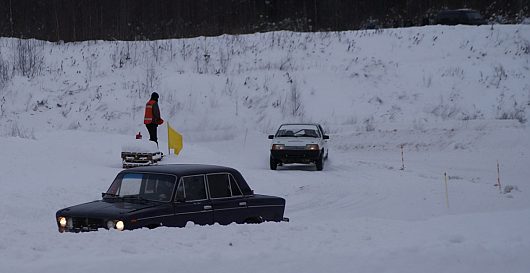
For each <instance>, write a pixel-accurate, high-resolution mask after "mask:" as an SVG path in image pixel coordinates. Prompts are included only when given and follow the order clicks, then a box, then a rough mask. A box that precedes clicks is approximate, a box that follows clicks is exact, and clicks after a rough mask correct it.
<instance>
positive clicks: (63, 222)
mask: <svg viewBox="0 0 530 273" xmlns="http://www.w3.org/2000/svg"><path fill="white" fill-rule="evenodd" d="M57 221H58V222H59V226H61V227H62V228H64V227H66V217H62V216H61V217H59V218H57Z"/></svg>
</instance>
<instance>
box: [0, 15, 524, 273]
mask: <svg viewBox="0 0 530 273" xmlns="http://www.w3.org/2000/svg"><path fill="white" fill-rule="evenodd" d="M0 45H1V46H0V151H1V156H0V185H2V186H3V190H2V191H0V215H1V217H0V226H1V227H2V231H0V272H17V273H21V272H58V271H63V270H73V271H75V272H93V271H100V270H104V271H112V272H121V271H127V272H213V271H215V272H221V273H225V272H226V273H228V272H374V273H375V272H378V273H379V272H413V273H416V272H417V273H420V272H421V273H423V272H521V273H522V272H529V271H530V260H528V257H527V256H528V253H530V233H529V232H528V227H529V226H530V217H529V215H530V179H529V177H530V168H528V165H529V163H530V140H529V137H528V136H529V135H530V129H529V128H528V120H529V118H530V25H502V26H501V25H495V26H493V27H492V26H480V27H467V26H456V27H442V26H428V27H422V28H407V29H388V30H377V31H373V30H369V31H355V32H331V33H292V32H274V33H263V34H253V35H242V36H221V37H211V38H203V37H201V38H195V39H183V40H167V41H153V42H103V41H97V42H94V41H92V42H84V43H71V44H52V43H46V42H41V41H35V40H16V39H6V38H2V39H0ZM152 91H157V92H159V93H160V95H161V98H160V108H161V112H162V117H163V118H164V119H165V120H166V121H169V122H170V123H171V124H172V125H173V127H175V128H176V129H177V130H179V131H180V132H182V134H183V136H184V149H183V151H182V153H181V154H180V155H179V156H167V157H166V158H165V159H164V160H163V161H162V163H208V164H219V165H226V166H231V167H234V168H236V169H238V170H240V171H241V173H242V174H243V176H244V177H245V178H246V180H247V181H248V183H249V185H250V186H251V187H252V188H253V189H254V190H255V192H256V193H261V194H269V195H276V196H281V197H283V198H285V199H286V211H285V216H286V217H289V218H290V219H291V221H290V222H289V223H263V224H259V225H236V224H232V225H229V226H220V225H217V224H216V225H213V226H195V225H193V224H189V225H188V226H186V227H185V228H163V227H162V228H157V229H154V230H147V229H141V230H135V231H126V232H117V231H116V232H115V231H99V232H91V233H83V234H60V233H59V232H57V225H56V223H55V219H54V216H55V212H56V211H57V210H58V209H61V208H64V207H67V206H71V205H75V204H79V203H83V202H88V201H92V200H96V199H99V198H100V197H101V194H100V193H101V192H104V191H106V190H107V188H108V186H109V185H110V183H111V181H112V180H113V178H114V176H115V175H116V174H117V173H118V172H119V171H120V170H121V160H120V152H121V146H122V145H123V144H124V143H129V142H130V141H134V140H133V138H134V134H135V133H137V132H138V131H141V132H142V133H143V134H144V135H146V134H147V132H146V130H145V127H144V126H143V124H142V119H143V111H144V105H145V103H146V101H147V100H148V98H149V95H150V93H151V92H152ZM286 121H312V122H320V123H322V125H323V126H324V127H325V128H326V129H327V130H328V132H329V133H330V158H329V160H327V161H326V162H325V165H324V171H322V172H317V171H314V166H311V165H309V166H305V165H294V166H290V167H280V168H279V170H277V171H271V170H269V169H268V157H269V151H268V149H270V142H269V141H268V140H267V137H266V135H267V134H269V133H273V132H274V130H275V129H276V128H277V126H278V125H279V124H280V123H281V122H286ZM159 134H160V138H161V140H160V145H161V147H162V149H163V151H164V149H165V148H164V147H165V145H166V143H167V142H166V141H167V138H166V135H165V131H164V127H162V128H159ZM401 145H403V147H404V167H405V168H404V170H401V167H402V161H401V149H400V147H401ZM497 162H499V165H500V181H501V184H502V188H500V189H499V187H497V186H495V185H496V184H497V181H498V178H499V177H498V173H497ZM444 173H446V174H447V191H446V190H445V184H444V182H445V181H444Z"/></svg>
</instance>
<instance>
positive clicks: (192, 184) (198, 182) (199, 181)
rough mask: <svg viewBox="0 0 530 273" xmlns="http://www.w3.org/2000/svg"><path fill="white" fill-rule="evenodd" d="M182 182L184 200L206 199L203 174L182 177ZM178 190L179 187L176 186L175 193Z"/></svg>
mask: <svg viewBox="0 0 530 273" xmlns="http://www.w3.org/2000/svg"><path fill="white" fill-rule="evenodd" d="M182 184H183V186H184V196H185V198H186V201H198V200H205V199H208V198H207V197H206V186H205V185H204V175H196V176H187V177H182ZM179 187H180V185H179ZM178 191H179V189H178V188H177V194H178Z"/></svg>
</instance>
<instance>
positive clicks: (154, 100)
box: [144, 92, 164, 146]
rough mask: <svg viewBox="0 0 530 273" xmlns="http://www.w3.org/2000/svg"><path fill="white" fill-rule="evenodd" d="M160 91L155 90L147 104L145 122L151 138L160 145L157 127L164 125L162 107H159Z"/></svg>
mask: <svg viewBox="0 0 530 273" xmlns="http://www.w3.org/2000/svg"><path fill="white" fill-rule="evenodd" d="M158 97H159V96H158V93H156V92H153V93H152V94H151V99H150V100H149V101H148V102H147V104H146V105H145V115H144V124H145V127H147V131H148V132H149V140H151V141H154V142H156V145H157V146H158V137H157V127H158V125H162V124H163V123H164V120H163V119H162V118H161V117H160V108H158Z"/></svg>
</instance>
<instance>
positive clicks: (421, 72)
mask: <svg viewBox="0 0 530 273" xmlns="http://www.w3.org/2000/svg"><path fill="white" fill-rule="evenodd" d="M529 37H530V27H529V26H528V25H516V26H501V25H496V26H494V27H491V26H481V27H464V26H459V27H440V26H430V27H424V28H408V29H387V30H376V31H373V30H369V31H354V32H330V33H316V34H312V33H293V32H273V33H264V34H255V35H241V36H221V37H213V38H196V39H183V40H167V41H153V42H102V41H98V42H84V43H72V44H62V45H57V44H51V43H44V42H40V41H34V40H24V41H21V40H14V39H1V40H0V44H2V47H1V52H0V63H1V65H0V75H1V76H2V77H0V78H2V79H0V87H2V88H1V90H0V97H1V98H2V99H1V103H0V106H1V108H0V109H1V115H0V120H2V121H3V122H2V125H3V126H2V127H3V128H2V132H3V134H4V135H6V134H7V135H9V134H12V132H11V131H12V127H13V126H15V127H17V128H19V129H21V131H31V130H33V129H40V128H43V127H44V128H60V129H78V128H80V129H84V130H91V131H117V132H127V133H131V132H134V131H137V130H138V128H139V127H142V126H141V122H142V118H141V115H142V114H143V112H142V111H143V106H144V103H145V101H146V99H147V98H148V95H149V94H150V93H151V92H152V91H153V90H156V91H158V92H159V93H160V94H161V103H160V104H161V109H162V111H163V114H165V116H166V117H167V118H168V119H169V120H171V121H172V122H173V123H174V124H175V125H177V126H178V127H179V128H180V130H182V131H183V132H185V133H193V132H194V131H196V130H203V129H204V128H208V129H211V130H226V131H227V132H231V131H233V130H232V129H241V128H252V129H258V130H260V131H268V130H271V129H274V128H276V126H277V124H278V123H279V122H282V121H285V120H297V121H298V120H302V121H306V120H307V121H316V122H321V123H323V124H325V125H329V126H328V127H330V129H331V128H333V129H332V130H339V129H335V128H338V127H341V126H342V125H347V126H349V127H350V128H351V129H352V130H357V131H358V130H371V129H380V128H390V129H402V128H407V129H423V128H424V127H428V126H430V124H432V123H435V122H440V121H447V120H451V121H465V120H491V119H513V120H518V121H520V122H525V121H526V120H528V117H529V116H528V115H529V111H528V109H527V108H528V104H529V103H530V91H529V90H530V78H529V77H530V76H529V75H530V64H529V56H530V38H529ZM13 68H14V71H13ZM23 75H27V76H23ZM207 113H208V115H207ZM36 120H38V122H35V121H36ZM222 137H228V138H230V137H233V135H232V134H231V133H225V135H223V136H222Z"/></svg>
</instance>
